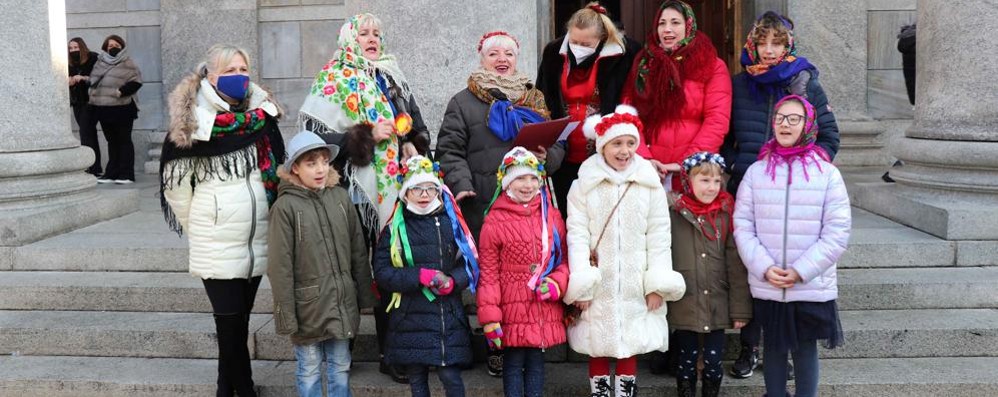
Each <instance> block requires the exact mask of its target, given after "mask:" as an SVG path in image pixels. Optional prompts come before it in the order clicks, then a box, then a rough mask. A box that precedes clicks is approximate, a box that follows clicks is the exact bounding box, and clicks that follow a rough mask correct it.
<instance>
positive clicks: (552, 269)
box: [477, 146, 568, 396]
mask: <svg viewBox="0 0 998 397" xmlns="http://www.w3.org/2000/svg"><path fill="white" fill-rule="evenodd" d="M545 179H546V172H545V169H544V165H543V164H541V162H540V161H539V160H538V159H537V158H536V157H535V156H534V155H533V153H531V152H530V151H528V150H527V149H526V148H523V147H519V146H518V147H514V148H513V149H512V150H510V151H509V152H507V153H506V155H505V156H503V161H502V163H501V164H500V165H499V170H498V172H497V173H496V180H497V181H498V182H497V185H498V186H496V193H495V195H494V196H493V197H492V203H491V204H490V206H489V210H488V212H487V213H486V215H485V223H484V225H483V226H482V233H481V239H480V240H479V243H480V246H479V254H480V259H481V265H482V277H481V279H480V283H479V289H478V294H477V300H478V321H479V323H481V324H482V325H483V326H484V330H485V334H486V338H487V339H488V340H489V343H490V344H491V345H493V346H494V348H497V349H503V350H505V352H504V353H503V354H504V357H503V371H502V373H503V389H504V390H505V394H506V395H507V396H524V395H526V396H540V395H542V394H543V391H544V349H546V348H549V347H553V346H556V345H559V344H562V343H565V341H566V336H565V326H564V323H563V322H562V319H563V317H564V310H563V305H562V303H561V301H560V298H561V291H563V290H564V289H565V288H566V287H567V285H568V263H567V253H566V251H565V250H566V244H565V224H564V222H563V221H562V217H561V214H560V213H559V211H558V209H557V208H555V207H554V205H553V202H552V197H551V191H550V189H549V186H547V184H546V183H544V181H545Z"/></svg>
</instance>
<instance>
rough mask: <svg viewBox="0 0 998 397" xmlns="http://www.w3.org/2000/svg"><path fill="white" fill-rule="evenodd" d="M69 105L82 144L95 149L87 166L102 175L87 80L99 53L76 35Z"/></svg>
mask: <svg viewBox="0 0 998 397" xmlns="http://www.w3.org/2000/svg"><path fill="white" fill-rule="evenodd" d="M68 46H69V106H70V107H71V108H73V118H75V119H76V125H78V126H79V127H80V144H81V145H83V146H86V147H88V148H90V149H92V150H93V151H94V164H93V165H91V166H90V168H87V173H89V174H91V175H93V176H98V177H99V176H100V175H101V173H102V172H101V169H102V168H101V161H100V145H99V144H98V142H97V119H96V118H94V115H93V109H91V108H90V106H89V105H90V93H89V90H88V87H87V81H88V80H90V72H91V71H93V70H94V65H96V64H97V56H98V55H97V53H96V52H93V51H90V47H87V42H85V41H83V39H82V38H79V37H74V38H72V39H70V40H69V45H68Z"/></svg>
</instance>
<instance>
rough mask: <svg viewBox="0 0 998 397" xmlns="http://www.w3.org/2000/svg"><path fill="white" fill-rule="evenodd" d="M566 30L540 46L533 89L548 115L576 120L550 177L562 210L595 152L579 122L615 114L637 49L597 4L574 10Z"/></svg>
mask: <svg viewBox="0 0 998 397" xmlns="http://www.w3.org/2000/svg"><path fill="white" fill-rule="evenodd" d="M567 28H568V34H566V35H565V36H564V37H560V38H558V39H556V40H554V41H552V42H550V43H548V45H547V46H545V47H544V53H543V56H542V57H541V65H540V67H539V68H538V71H537V88H538V89H540V90H541V92H543V93H544V100H545V102H546V103H547V107H548V110H550V111H551V118H552V119H559V118H563V117H571V118H572V120H575V121H579V122H580V123H579V125H578V126H577V127H576V128H575V131H572V133H571V134H570V135H569V136H568V141H567V149H566V154H565V160H564V162H563V164H562V166H561V168H560V169H558V171H557V172H555V173H554V174H553V175H552V178H553V179H554V184H553V187H554V194H555V197H556V198H557V200H558V201H557V202H558V207H559V208H562V209H564V208H565V197H566V196H567V195H568V188H569V187H571V186H572V181H574V180H575V179H576V178H577V177H578V174H579V166H580V165H581V164H582V162H583V161H586V159H587V158H588V157H589V156H590V155H591V154H593V153H595V152H596V150H595V147H594V145H593V141H592V140H588V139H586V137H585V135H584V134H583V133H582V123H581V121H583V120H585V118H586V117H587V116H590V115H593V114H607V113H613V109H614V108H615V107H617V105H619V104H620V96H621V91H622V90H623V88H624V82H625V81H626V80H627V73H628V72H629V71H630V68H631V63H632V62H633V60H634V54H636V53H637V52H638V51H639V50H640V49H641V48H640V45H639V44H638V43H637V42H635V41H634V40H630V39H627V38H626V37H624V35H623V34H622V32H620V31H618V30H617V28H616V27H615V26H614V24H613V22H612V21H611V20H610V18H609V17H608V16H607V14H606V9H605V8H603V7H602V6H600V5H599V3H597V2H592V3H589V4H588V5H586V6H585V7H583V8H582V9H580V10H578V11H576V12H575V14H572V17H571V19H569V20H568V24H567ZM565 213H566V212H565V211H562V214H565Z"/></svg>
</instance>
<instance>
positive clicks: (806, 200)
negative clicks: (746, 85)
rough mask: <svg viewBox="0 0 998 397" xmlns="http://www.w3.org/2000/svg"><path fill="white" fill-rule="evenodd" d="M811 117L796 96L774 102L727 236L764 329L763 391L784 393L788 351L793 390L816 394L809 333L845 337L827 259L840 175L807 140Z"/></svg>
mask: <svg viewBox="0 0 998 397" xmlns="http://www.w3.org/2000/svg"><path fill="white" fill-rule="evenodd" d="M815 115H816V112H815V109H814V107H813V106H811V104H810V103H808V101H807V100H806V99H804V98H803V97H800V96H797V95H790V96H787V97H785V98H783V99H782V100H780V101H779V102H778V103H777V104H776V106H775V112H774V117H773V120H772V122H773V131H774V132H775V136H774V138H773V139H771V140H770V141H769V142H767V143H766V144H765V145H764V146H763V147H762V150H761V151H760V153H759V161H757V162H756V163H755V164H753V165H752V166H751V167H749V169H748V170H747V171H746V173H745V177H744V179H743V180H742V182H741V185H739V187H738V196H737V198H736V203H735V214H734V226H735V231H734V236H735V242H736V244H737V246H738V253H739V254H740V256H741V257H742V261H743V262H744V263H745V267H746V268H747V269H748V273H749V287H750V289H751V291H752V297H753V298H754V308H753V313H754V319H755V320H756V321H759V324H760V325H761V326H762V329H763V335H764V339H763V351H764V354H763V360H764V362H765V363H766V365H765V366H764V367H763V368H764V370H763V373H764V375H765V380H766V391H767V395H769V396H778V397H782V396H784V395H785V394H786V383H787V364H786V363H787V353H788V352H790V353H791V354H792V355H793V360H794V374H795V375H796V381H795V388H796V393H795V395H796V396H798V397H811V396H816V395H817V390H818V347H817V340H819V339H821V340H824V341H825V342H824V345H825V347H827V348H834V347H836V346H840V345H842V341H843V340H842V327H841V325H840V324H839V316H838V308H837V306H836V303H835V299H836V298H838V285H837V281H836V266H835V264H836V262H838V259H839V257H840V256H842V253H843V252H845V250H846V245H847V242H848V241H849V231H850V228H851V223H852V216H851V210H850V207H849V196H848V195H847V194H846V187H845V183H844V182H843V181H842V175H841V174H840V173H839V170H838V169H837V168H835V166H833V165H832V164H831V163H830V162H829V160H828V155H827V154H825V152H824V151H823V150H822V149H821V148H819V147H818V146H815V141H816V139H817V136H818V133H819V132H818V125H817V123H816V122H815Z"/></svg>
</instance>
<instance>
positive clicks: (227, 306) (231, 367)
mask: <svg viewBox="0 0 998 397" xmlns="http://www.w3.org/2000/svg"><path fill="white" fill-rule="evenodd" d="M261 278H262V277H253V278H252V279H250V280H246V279H244V278H242V279H232V280H210V279H209V280H202V282H203V283H204V290H205V292H207V293H208V300H210V301H211V309H212V312H213V314H214V316H215V333H216V334H218V382H217V384H218V390H217V391H216V392H215V395H216V396H217V397H232V396H233V395H239V396H240V397H248V396H252V397H256V391H255V390H254V387H253V369H252V368H251V367H250V353H249V348H248V347H247V346H246V340H247V338H249V320H250V311H252V310H253V300H254V299H256V291H257V289H258V288H259V287H260V279H261Z"/></svg>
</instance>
